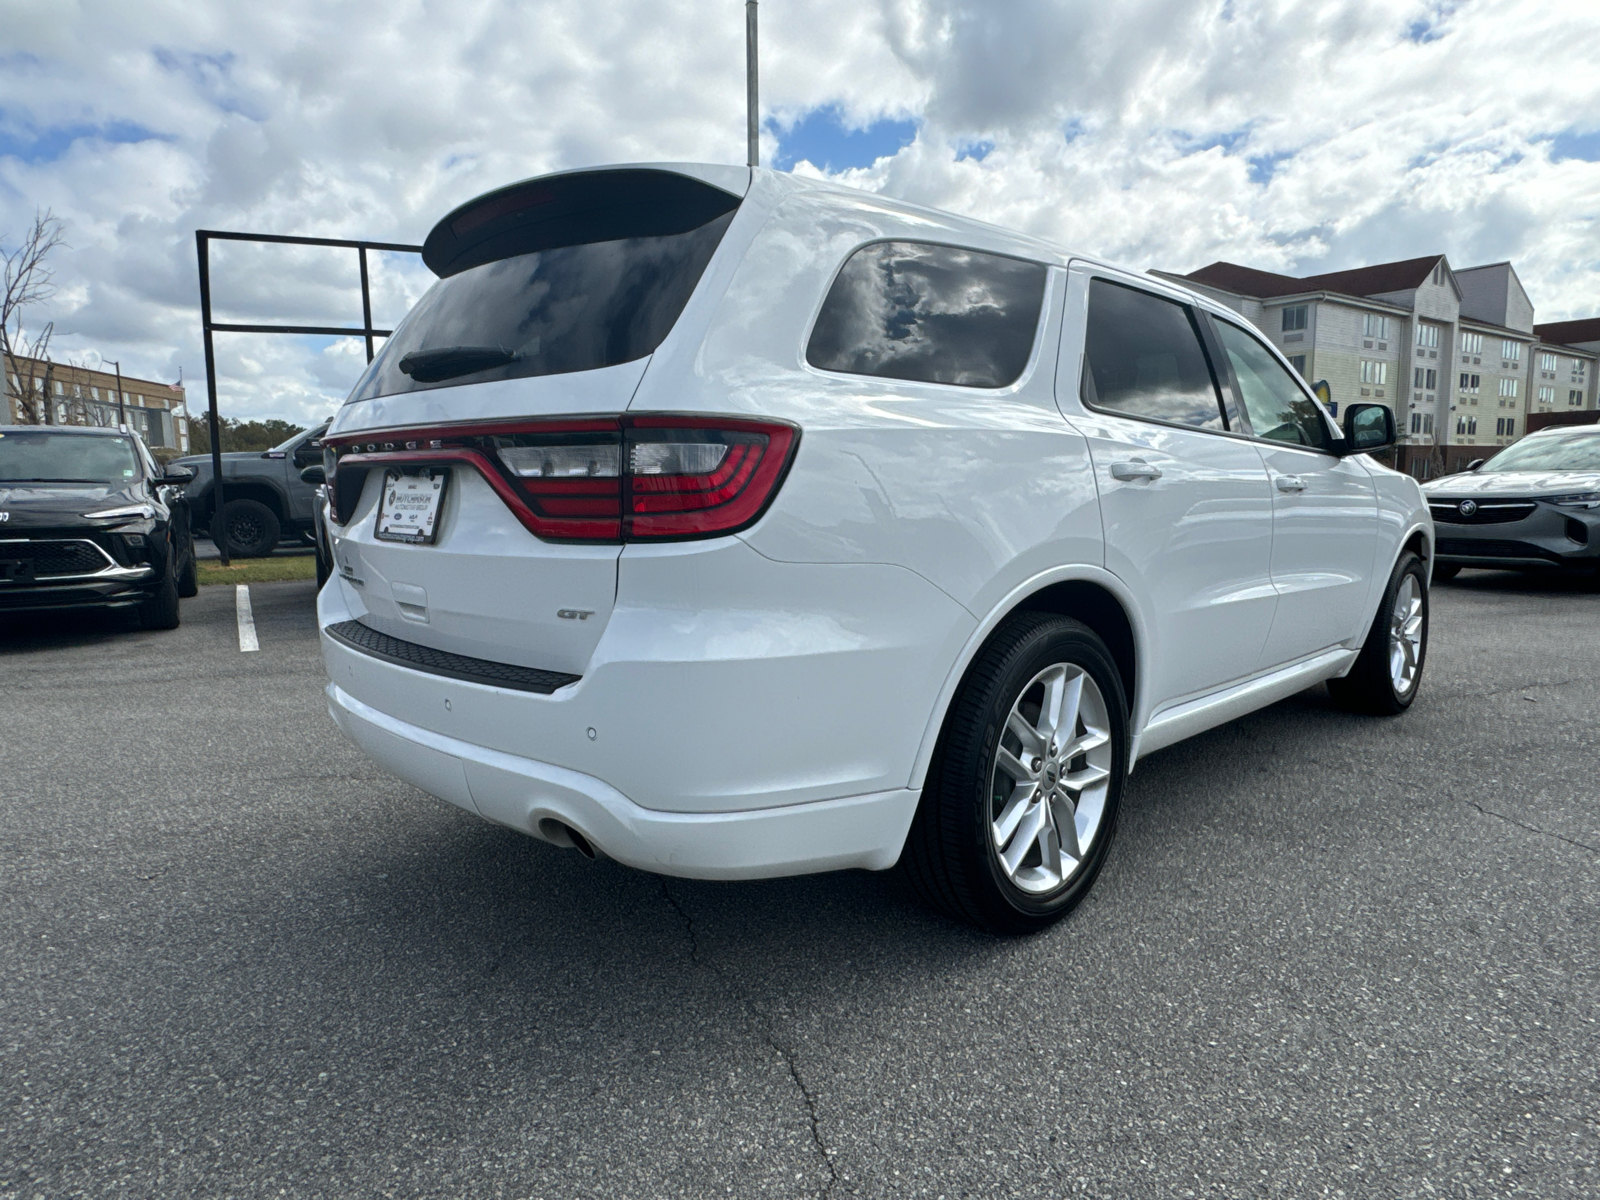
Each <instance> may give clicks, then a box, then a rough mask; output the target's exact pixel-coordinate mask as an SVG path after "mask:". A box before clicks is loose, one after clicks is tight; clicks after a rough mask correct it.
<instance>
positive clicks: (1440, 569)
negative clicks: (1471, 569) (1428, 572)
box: [1433, 563, 1461, 583]
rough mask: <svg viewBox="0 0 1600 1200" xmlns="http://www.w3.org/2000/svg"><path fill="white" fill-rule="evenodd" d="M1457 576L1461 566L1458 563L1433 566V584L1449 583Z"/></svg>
mask: <svg viewBox="0 0 1600 1200" xmlns="http://www.w3.org/2000/svg"><path fill="white" fill-rule="evenodd" d="M1459 574H1461V566H1460V564H1458V563H1434V564H1433V581H1434V582H1435V583H1449V582H1450V581H1451V580H1452V579H1454V578H1455V577H1456V576H1457V575H1459Z"/></svg>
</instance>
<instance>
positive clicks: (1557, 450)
mask: <svg viewBox="0 0 1600 1200" xmlns="http://www.w3.org/2000/svg"><path fill="white" fill-rule="evenodd" d="M1478 471H1479V473H1480V474H1486V475H1493V474H1495V473H1496V472H1499V471H1600V433H1595V432H1594V431H1593V430H1585V431H1584V432H1583V433H1560V434H1552V435H1549V436H1546V437H1537V438H1528V439H1527V440H1526V441H1521V442H1518V443H1517V444H1516V445H1515V446H1507V447H1506V448H1505V449H1504V450H1502V451H1500V453H1499V454H1496V455H1495V456H1494V457H1493V458H1491V459H1490V460H1489V461H1488V462H1486V463H1484V464H1483V466H1481V467H1479V468H1478Z"/></svg>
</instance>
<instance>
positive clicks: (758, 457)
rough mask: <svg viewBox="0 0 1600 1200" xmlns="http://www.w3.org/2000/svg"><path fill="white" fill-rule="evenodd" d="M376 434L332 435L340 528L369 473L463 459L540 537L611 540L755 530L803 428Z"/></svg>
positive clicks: (595, 423)
mask: <svg viewBox="0 0 1600 1200" xmlns="http://www.w3.org/2000/svg"><path fill="white" fill-rule="evenodd" d="M365 436H369V437H370V436H373V435H365ZM383 437H384V439H385V440H384V441H382V442H378V441H376V440H374V441H372V442H362V441H358V440H356V439H354V438H352V439H350V440H349V441H348V442H346V440H345V439H339V444H340V448H339V450H338V461H339V475H338V481H339V486H338V487H337V488H336V489H335V494H336V496H338V497H340V506H341V509H342V511H341V513H340V514H338V515H339V517H340V519H341V520H348V519H349V515H350V511H351V510H352V509H353V508H354V503H355V499H356V498H357V497H358V496H359V494H360V489H361V483H362V482H363V478H362V477H363V476H364V474H365V471H366V470H367V469H369V468H371V467H375V466H378V465H380V464H382V463H385V462H416V463H425V462H449V461H459V462H463V463H466V464H470V465H471V466H473V467H476V468H477V469H478V470H479V471H480V473H482V474H483V475H484V478H485V479H487V480H488V482H489V484H490V486H492V487H494V489H495V490H496V491H497V492H498V493H499V494H500V497H501V499H503V500H504V501H505V502H506V503H507V505H509V506H510V508H511V509H512V511H513V512H515V513H516V514H517V517H518V518H519V519H520V520H521V521H522V523H523V524H524V525H525V526H527V528H528V529H529V530H530V531H531V532H533V533H534V534H536V535H537V536H539V537H541V538H547V539H551V540H557V541H601V542H615V541H673V540H678V539H685V538H697V537H715V536H718V535H721V534H727V533H734V532H736V531H738V530H740V529H743V528H745V527H746V526H748V525H750V524H752V523H753V522H754V521H755V520H756V519H757V518H758V517H759V516H760V515H761V514H762V513H763V512H764V511H765V510H766V507H767V505H768V504H769V503H770V502H771V500H772V497H773V496H774V495H775V494H776V493H777V490H778V486H779V484H780V483H781V482H782V480H783V475H784V472H785V471H786V470H787V468H788V465H789V461H790V459H791V457H792V456H793V452H794V448H795V444H796V441H797V440H798V437H799V431H798V430H796V429H795V428H794V426H792V425H787V424H781V423H779V422H775V421H741V420H725V419H722V418H712V417H646V416H639V417H633V416H627V417H609V418H602V419H590V420H580V421H551V422H538V423H532V422H530V423H526V424H518V425H515V426H498V427H495V428H493V429H483V428H481V427H480V430H477V431H474V430H470V429H466V428H458V429H433V430H421V431H403V432H399V433H386V434H384V435H383ZM357 472H359V473H360V474H357ZM347 477H348V478H347Z"/></svg>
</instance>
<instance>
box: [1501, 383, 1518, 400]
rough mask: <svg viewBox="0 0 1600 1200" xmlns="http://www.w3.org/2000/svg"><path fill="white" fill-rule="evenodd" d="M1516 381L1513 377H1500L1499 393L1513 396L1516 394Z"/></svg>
mask: <svg viewBox="0 0 1600 1200" xmlns="http://www.w3.org/2000/svg"><path fill="white" fill-rule="evenodd" d="M1517 382H1518V381H1517V380H1515V379H1502V380H1501V381H1500V394H1501V395H1502V396H1510V397H1513V398H1514V397H1515V396H1516V394H1517Z"/></svg>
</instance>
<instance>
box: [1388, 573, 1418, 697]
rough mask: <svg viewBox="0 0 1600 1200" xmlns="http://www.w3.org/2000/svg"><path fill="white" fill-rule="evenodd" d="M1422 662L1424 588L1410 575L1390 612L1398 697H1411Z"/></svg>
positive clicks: (1391, 651) (1393, 676)
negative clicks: (1418, 668) (1419, 664)
mask: <svg viewBox="0 0 1600 1200" xmlns="http://www.w3.org/2000/svg"><path fill="white" fill-rule="evenodd" d="M1421 660H1422V588H1421V586H1420V585H1419V584H1418V583H1417V577H1416V576H1415V575H1414V574H1412V573H1410V572H1407V573H1406V574H1405V576H1404V577H1403V578H1402V579H1401V580H1400V586H1399V587H1398V588H1396V589H1395V594H1394V607H1393V608H1392V609H1390V611H1389V681H1390V682H1391V683H1392V684H1393V685H1394V694H1395V695H1396V696H1406V695H1409V694H1410V692H1411V689H1412V688H1413V687H1415V686H1416V683H1417V664H1418V663H1420V662H1421Z"/></svg>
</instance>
